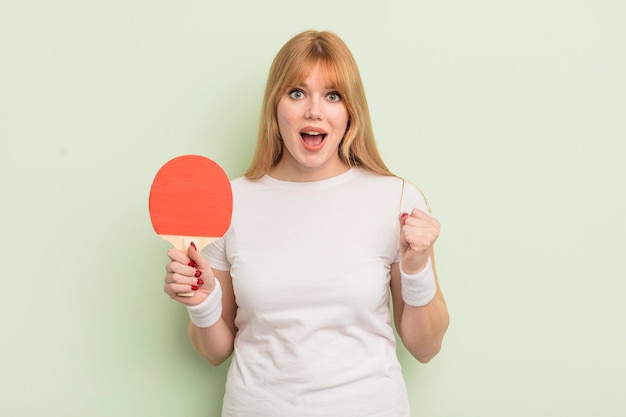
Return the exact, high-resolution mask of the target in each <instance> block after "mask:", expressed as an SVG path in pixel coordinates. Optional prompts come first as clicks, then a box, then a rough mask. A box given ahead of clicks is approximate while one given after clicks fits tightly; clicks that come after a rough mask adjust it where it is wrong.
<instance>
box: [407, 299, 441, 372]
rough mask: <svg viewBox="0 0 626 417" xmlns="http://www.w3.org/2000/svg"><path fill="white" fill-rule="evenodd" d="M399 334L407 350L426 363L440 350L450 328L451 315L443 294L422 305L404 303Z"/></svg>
mask: <svg viewBox="0 0 626 417" xmlns="http://www.w3.org/2000/svg"><path fill="white" fill-rule="evenodd" d="M403 304H404V305H403V307H402V313H401V314H402V316H401V318H400V323H399V326H398V329H397V330H398V334H399V335H400V338H401V339H402V343H403V344H404V346H405V347H406V348H407V350H408V351H409V352H410V353H411V355H413V356H414V357H415V358H416V359H417V360H418V361H420V362H422V363H426V362H428V361H430V360H431V359H432V358H433V357H434V356H435V355H437V353H439V351H440V350H441V345H442V342H443V337H444V335H445V333H446V330H447V329H448V324H449V321H450V317H449V314H448V309H447V307H446V304H445V301H444V300H443V296H442V295H441V293H440V292H439V291H438V292H437V295H436V296H435V298H434V299H433V300H432V301H431V302H430V303H428V304H426V305H424V306H421V307H413V306H410V305H408V304H406V303H403Z"/></svg>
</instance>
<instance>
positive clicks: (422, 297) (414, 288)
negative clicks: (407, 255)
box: [400, 258, 437, 307]
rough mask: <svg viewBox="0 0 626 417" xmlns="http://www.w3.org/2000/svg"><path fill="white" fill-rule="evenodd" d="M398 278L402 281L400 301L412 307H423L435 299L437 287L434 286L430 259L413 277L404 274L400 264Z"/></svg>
mask: <svg viewBox="0 0 626 417" xmlns="http://www.w3.org/2000/svg"><path fill="white" fill-rule="evenodd" d="M400 278H401V280H402V299H403V300H404V302H405V303H406V304H408V305H410V306H413V307H421V306H424V305H426V304H428V303H430V301H431V300H432V299H433V298H435V294H436V293H437V285H436V284H435V274H434V272H433V266H432V264H431V262H430V258H428V261H427V262H426V266H425V267H424V269H422V270H421V271H420V272H418V273H417V274H415V275H409V274H406V273H405V272H404V271H403V270H402V262H400Z"/></svg>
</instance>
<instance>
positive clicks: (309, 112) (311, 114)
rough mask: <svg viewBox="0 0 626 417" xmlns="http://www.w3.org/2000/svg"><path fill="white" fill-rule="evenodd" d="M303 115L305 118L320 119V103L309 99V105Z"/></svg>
mask: <svg viewBox="0 0 626 417" xmlns="http://www.w3.org/2000/svg"><path fill="white" fill-rule="evenodd" d="M304 117H305V118H307V119H321V118H322V112H321V109H320V105H319V103H318V102H317V100H311V101H310V102H309V105H308V107H307V109H306V112H305V113H304Z"/></svg>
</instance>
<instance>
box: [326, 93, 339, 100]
mask: <svg viewBox="0 0 626 417" xmlns="http://www.w3.org/2000/svg"><path fill="white" fill-rule="evenodd" d="M326 97H327V98H328V100H329V101H332V102H337V101H341V94H339V93H338V92H336V91H333V92H332V93H328V94H327V95H326Z"/></svg>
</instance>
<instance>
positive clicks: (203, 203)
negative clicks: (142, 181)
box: [149, 155, 233, 237]
mask: <svg viewBox="0 0 626 417" xmlns="http://www.w3.org/2000/svg"><path fill="white" fill-rule="evenodd" d="M232 209H233V195H232V190H231V188H230V181H229V180H228V176H227V175H226V173H225V172H224V170H223V169H222V168H221V167H220V166H219V165H218V164H217V163H215V162H213V161H212V160H210V159H209V158H205V157H204V156H199V155H183V156H179V157H176V158H174V159H172V160H170V161H168V162H167V163H166V164H165V165H163V166H162V167H161V169H159V171H158V172H157V174H156V176H155V177H154V181H153V183H152V187H151V189H150V200H149V210H150V219H151V221H152V226H153V227H154V230H155V231H156V233H157V234H159V235H174V236H201V237H221V236H223V235H224V233H226V230H228V227H229V226H230V219H231V215H232Z"/></svg>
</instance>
